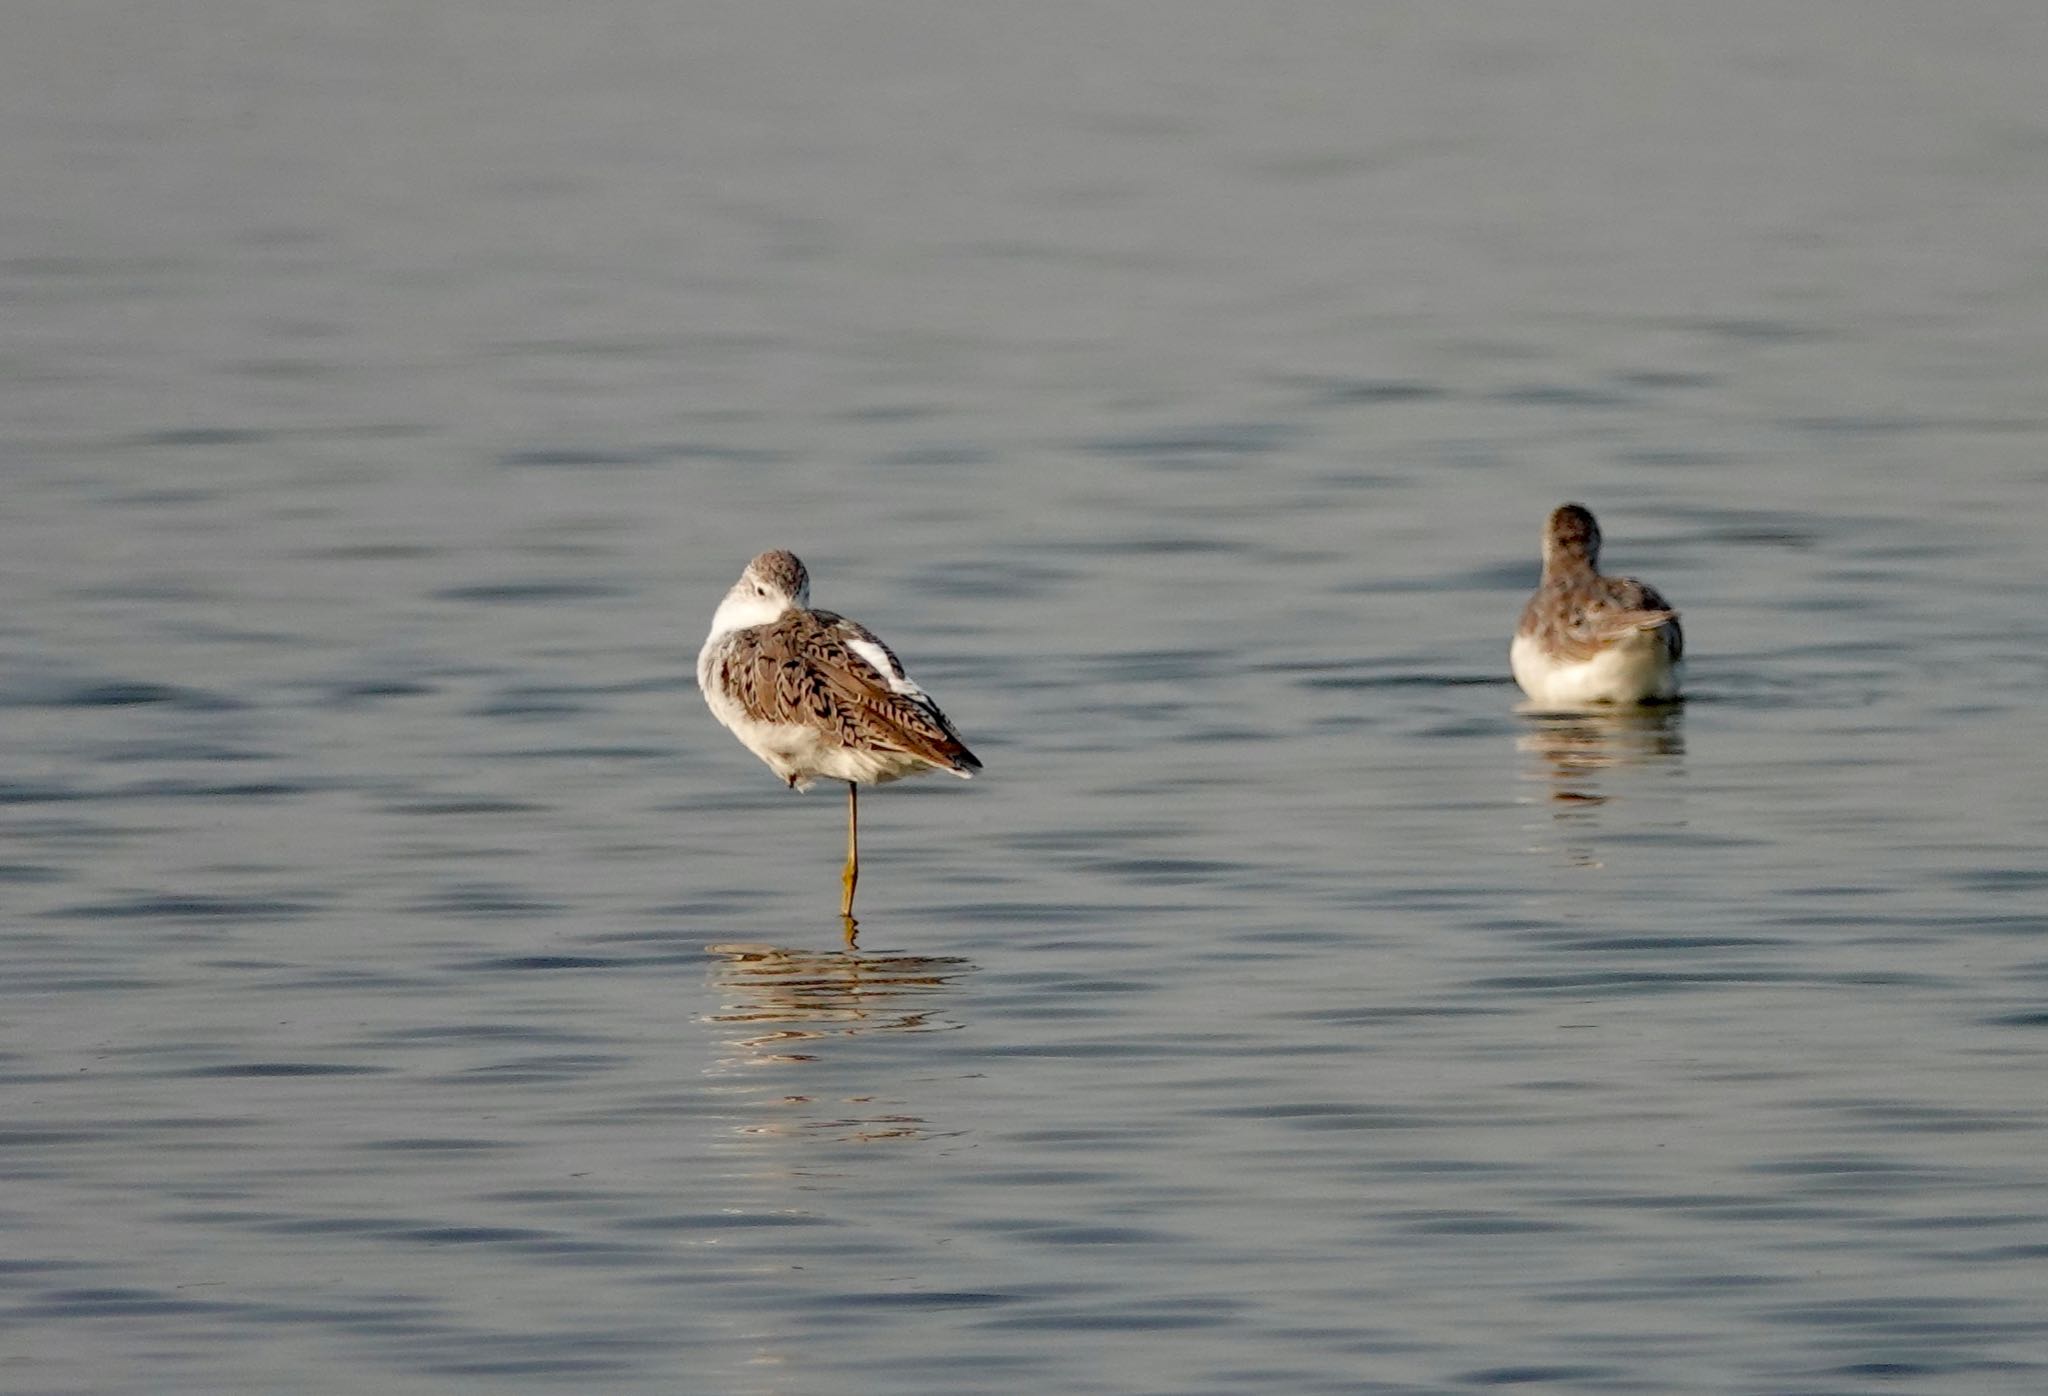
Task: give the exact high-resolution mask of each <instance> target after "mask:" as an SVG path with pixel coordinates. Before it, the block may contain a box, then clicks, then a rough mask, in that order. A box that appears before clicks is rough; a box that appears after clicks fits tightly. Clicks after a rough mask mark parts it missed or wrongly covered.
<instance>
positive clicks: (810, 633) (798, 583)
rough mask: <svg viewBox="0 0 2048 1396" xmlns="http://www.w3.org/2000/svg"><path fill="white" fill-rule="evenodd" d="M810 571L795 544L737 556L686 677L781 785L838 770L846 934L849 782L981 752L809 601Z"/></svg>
mask: <svg viewBox="0 0 2048 1396" xmlns="http://www.w3.org/2000/svg"><path fill="white" fill-rule="evenodd" d="M810 605H811V578H810V574H809V573H808V572H806V571H805V570H804V565H803V564H802V563H801V562H799V561H797V559H796V554H794V553H789V552H783V551H780V550H777V551H775V552H768V553H762V554H761V555H760V556H759V557H757V558H755V559H754V560H753V561H752V562H750V563H748V564H747V570H746V571H744V572H742V573H741V574H740V579H739V580H738V581H737V582H735V583H733V587H732V590H731V591H728V592H727V593H726V594H725V599H724V600H723V601H721V602H719V603H718V610H717V612H716V613H714V614H713V615H712V617H711V634H710V635H709V636H708V637H706V639H705V641H704V648H703V649H702V650H701V651H699V652H698V655H697V686H698V687H699V688H701V689H703V690H704V701H705V702H706V703H708V704H709V705H710V707H711V715H712V716H713V717H715V718H717V719H718V720H719V721H720V722H722V723H724V724H725V725H726V727H727V728H728V729H730V730H731V732H732V734H733V735H734V736H735V737H738V738H739V739H740V744H741V745H742V746H744V747H746V749H747V750H748V751H751V752H753V753H754V755H756V756H758V757H760V758H761V759H762V760H763V761H765V762H767V763H768V769H769V770H771V771H773V772H775V774H776V775H777V776H779V777H780V778H781V779H783V780H784V781H786V782H788V784H789V786H790V788H791V789H793V790H807V789H809V788H810V785H811V783H812V782H813V781H814V780H817V779H820V778H823V779H825V780H843V781H845V782H846V872H845V875H844V877H843V878H842V879H841V881H842V882H843V884H844V886H845V888H846V894H845V896H844V897H843V898H842V899H841V901H840V904H839V914H840V916H841V917H843V918H844V919H845V922H846V934H847V939H848V942H849V943H851V941H852V938H853V932H854V921H853V889H854V884H855V883H856V882H857V881H859V879H860V807H859V790H860V787H861V786H863V785H884V784H886V783H888V782H889V781H892V780H901V779H902V778H903V777H905V776H910V775H917V774H920V773H921V772H924V771H950V772H951V773H952V774H954V775H956V776H959V777H961V778H962V779H967V778H970V777H972V776H973V774H974V773H975V772H976V771H978V770H980V769H981V762H980V761H979V760H977V759H976V758H975V755H974V753H973V752H971V751H969V750H968V749H967V746H966V743H964V742H962V741H961V740H960V734H959V733H958V732H956V731H954V730H953V724H952V723H951V722H949V721H947V720H946V715H945V714H944V713H942V712H940V711H939V705H938V704H937V703H934V702H933V701H932V700H931V698H930V697H929V696H928V695H927V694H926V693H925V691H924V690H923V689H921V688H919V687H918V686H917V685H916V684H915V683H913V682H911V680H910V676H909V675H907V674H905V673H904V672H903V665H902V663H901V661H899V660H898V659H897V658H896V656H895V654H894V653H893V652H892V651H891V650H890V648H889V647H888V646H887V645H885V644H883V643H882V642H881V640H880V639H878V638H877V637H876V636H875V634H874V632H873V631H871V630H869V629H868V628H867V627H866V626H863V625H861V624H860V623H859V622H857V621H851V620H848V619H847V618H846V617H845V616H841V615H835V614H833V613H832V612H831V611H814V610H812V609H811V608H810Z"/></svg>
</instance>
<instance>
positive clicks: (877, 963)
mask: <svg viewBox="0 0 2048 1396" xmlns="http://www.w3.org/2000/svg"><path fill="white" fill-rule="evenodd" d="M707 949H708V950H709V953H710V954H712V955H713V956H715V957H716V959H715V961H714V963H713V965H712V969H711V981H712V984H713V986H714V987H715V988H716V989H717V990H718V991H719V997H720V1007H719V1009H718V1011H717V1012H715V1013H712V1014H711V1015H709V1021H711V1022H714V1023H719V1024H726V1025H730V1026H731V1027H733V1028H734V1029H735V1030H736V1032H737V1034H738V1035H737V1036H734V1037H730V1038H728V1039H727V1041H728V1043H729V1045H730V1046H731V1047H732V1049H733V1050H732V1053H731V1054H730V1055H728V1056H726V1057H725V1058H723V1059H722V1060H721V1061H719V1062H718V1063H717V1065H716V1066H714V1067H713V1068H712V1070H713V1071H714V1072H718V1073H727V1072H736V1071H750V1072H751V1071H758V1070H761V1069H764V1068H767V1069H775V1068H790V1067H797V1068H814V1069H824V1068H825V1067H826V1066H827V1065H828V1063H827V1061H826V1060H825V1059H826V1058H829V1057H834V1056H837V1055H839V1054H836V1053H834V1052H832V1050H831V1049H832V1047H833V1045H834V1043H835V1042H839V1043H841V1044H842V1045H843V1044H844V1040H845V1039H848V1038H854V1037H862V1036H867V1035H871V1034H876V1035H878V1034H890V1035H895V1034H913V1033H929V1032H949V1031H952V1030H953V1029H956V1028H959V1027H961V1026H963V1024H961V1023H960V1022H959V1021H958V1020H957V1019H953V1018H950V1017H948V1016H946V1015H945V1014H944V1013H943V1011H942V1008H941V1002H940V1001H942V1000H943V999H944V998H945V997H946V995H947V993H948V992H949V990H950V989H951V988H952V985H953V983H954V981H955V980H957V979H958V978H959V977H960V976H961V975H963V974H968V973H971V972H972V971H973V969H974V965H973V963H972V962H971V961H968V960H965V959H961V958H960V957H958V956H945V955H880V954H863V953H861V952H859V951H856V950H837V951H817V950H791V949H783V948H781V947H779V946H772V945H713V946H709V947H707ZM842 1065H843V1064H842ZM889 1075H890V1077H891V1079H899V1080H900V1079H901V1078H900V1076H897V1075H896V1073H894V1072H891V1073H889ZM764 1103H768V1104H771V1105H772V1106H773V1107H774V1108H773V1109H771V1110H770V1111H769V1112H767V1117H766V1118H761V1119H755V1120H752V1121H749V1122H748V1123H747V1124H745V1125H743V1126H742V1127H741V1129H740V1132H741V1133H742V1134H748V1135H761V1134H774V1135H800V1134H804V1133H806V1132H822V1133H824V1134H827V1135H830V1136H832V1137H836V1138H840V1139H845V1140H850V1141H856V1142H862V1143H867V1142H874V1141H877V1140H886V1139H920V1138H929V1137H932V1136H933V1133H934V1132H933V1131H932V1130H931V1129H930V1128H929V1127H928V1125H927V1122H926V1121H925V1120H923V1119H922V1118H920V1117H918V1116H916V1115H912V1114H908V1113H904V1112H902V1111H901V1110H900V1109H898V1110H888V1109H886V1108H883V1109H878V1108H877V1107H886V1106H888V1105H891V1104H894V1105H896V1106H900V1105H901V1104H902V1102H900V1101H898V1102H888V1101H884V1100H883V1099H881V1098H880V1097H878V1096H875V1095H870V1094H857V1095H842V1096H838V1097H836V1098H835V1099H834V1100H831V1101H829V1102H828V1101H825V1100H820V1099H817V1098H814V1097H813V1096H810V1095H804V1094H791V1095H782V1096H779V1097H775V1098H774V1099H773V1100H772V1101H767V1102H764ZM839 1107H847V1109H845V1110H842V1109H840V1108H839Z"/></svg>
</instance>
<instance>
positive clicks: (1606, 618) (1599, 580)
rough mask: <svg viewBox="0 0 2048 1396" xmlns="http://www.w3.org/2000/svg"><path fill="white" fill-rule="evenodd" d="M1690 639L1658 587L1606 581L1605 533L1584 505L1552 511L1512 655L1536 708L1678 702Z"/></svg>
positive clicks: (1631, 581)
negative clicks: (1602, 539)
mask: <svg viewBox="0 0 2048 1396" xmlns="http://www.w3.org/2000/svg"><path fill="white" fill-rule="evenodd" d="M1684 653H1685V635H1684V632H1683V631H1681V630H1680V629H1679V626H1678V612H1676V611H1674V610H1672V609H1671V606H1670V604H1669V603H1668V602H1666V601H1665V600H1664V598H1663V597H1662V596H1660V595H1658V594H1657V591H1656V589H1655V588H1654V587H1650V586H1647V585H1645V584H1644V583H1642V582H1639V581H1637V580H1635V579H1634V578H1633V577H1605V576H1602V575H1601V574H1600V525H1599V524H1597V523H1595V522H1594V520H1593V515H1592V514H1591V513H1590V512H1589V511H1588V510H1587V509H1586V508H1585V507H1584V506H1583V505H1578V504H1564V505H1560V506H1558V507H1557V508H1556V509H1554V510H1552V511H1551V514H1550V519H1549V521H1548V522H1547V523H1546V524H1545V525H1544V529H1543V580H1542V581H1540V582H1538V583H1537V585H1536V592H1535V594H1534V595H1533V596H1531V597H1530V598H1529V604H1528V605H1526V606H1524V607H1523V608H1522V619H1521V623H1520V624H1519V625H1517V626H1516V627H1515V640H1514V643H1513V645H1511V646H1510V647H1509V649H1508V663H1509V666H1510V667H1511V668H1512V669H1513V670H1514V674H1515V682H1516V683H1518V684H1520V685H1521V686H1522V692H1524V693H1526V694H1528V695H1529V702H1530V705H1531V706H1533V707H1536V708H1543V709H1550V710H1554V711H1569V710H1571V709H1578V708H1589V707H1604V706H1610V705H1620V704H1636V703H1668V702H1670V701H1671V700H1673V699H1675V698H1676V697H1678V681H1679V677H1680V675H1681V673H1682V671H1683V668H1684V666H1683V664H1682V663H1681V660H1682V658H1683V656H1684Z"/></svg>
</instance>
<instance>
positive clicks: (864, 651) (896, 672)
mask: <svg viewBox="0 0 2048 1396" xmlns="http://www.w3.org/2000/svg"><path fill="white" fill-rule="evenodd" d="M846 647H847V648H848V649H850V650H852V651H853V652H854V653H855V654H857V655H859V656H860V657H861V658H862V659H865V660H866V661H867V662H868V663H869V665H870V666H872V667H873V669H874V671H875V672H876V673H878V674H880V675H881V676H882V677H883V678H884V679H886V680H887V681H888V684H889V688H890V690H891V691H892V692H895V693H902V694H907V695H909V696H911V697H913V698H922V697H924V690H923V689H921V688H919V687H918V686H917V685H916V684H914V683H912V682H911V681H910V676H909V675H908V674H906V673H904V672H903V670H902V668H901V667H900V666H898V665H897V663H896V662H895V659H894V658H893V657H892V656H891V655H890V653H889V651H887V650H885V649H883V648H882V647H881V646H880V645H878V644H876V643H875V642H874V641H873V640H861V639H856V638H854V637H853V636H850V635H849V636H848V637H847V640H846Z"/></svg>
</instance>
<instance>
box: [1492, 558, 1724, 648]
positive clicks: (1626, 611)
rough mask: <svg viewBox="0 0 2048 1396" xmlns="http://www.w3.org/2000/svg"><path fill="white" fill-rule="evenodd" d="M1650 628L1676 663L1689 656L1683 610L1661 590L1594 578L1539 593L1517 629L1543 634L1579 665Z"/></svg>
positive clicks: (1541, 636) (1629, 579)
mask: <svg viewBox="0 0 2048 1396" xmlns="http://www.w3.org/2000/svg"><path fill="white" fill-rule="evenodd" d="M1644 630H1654V631H1656V632H1658V634H1659V637H1660V638H1661V639H1662V640H1663V642H1664V644H1665V646H1666V648H1668V649H1669V650H1670V652H1671V657H1672V659H1674V660H1675V659H1677V658H1679V656H1680V655H1681V654H1683V653H1684V649H1685V632H1684V631H1683V630H1681V629H1680V628H1679V624H1678V612H1677V611H1674V610H1673V609H1671V607H1670V605H1669V604H1668V603H1666V601H1665V600H1664V598H1663V597H1662V596H1661V595H1659V594H1658V592H1657V590H1656V588H1654V587H1651V586H1648V585H1646V584H1645V583H1642V582H1639V581H1637V580H1636V579H1635V578H1633V577H1589V578H1584V579H1582V580H1580V581H1577V582H1575V583H1574V584H1572V585H1571V586H1568V587H1565V588H1563V589H1562V590H1552V589H1548V588H1544V589H1539V590H1538V591H1537V593H1536V594H1535V595H1534V596H1532V597H1530V598H1529V604H1528V605H1527V606H1525V607H1523V608H1522V620H1521V624H1520V625H1519V626H1518V627H1517V632H1518V633H1520V634H1523V635H1535V636H1537V637H1538V639H1539V640H1541V642H1542V644H1543V647H1544V648H1545V649H1546V650H1548V651H1549V652H1550V653H1552V654H1556V655H1558V656H1560V657H1562V658H1565V659H1569V660H1573V661H1575V662H1576V661H1584V660H1588V659H1591V658H1593V657H1594V656H1595V655H1597V654H1599V653H1600V651H1602V650H1604V649H1606V648H1607V647H1608V646H1610V645H1612V644H1614V643H1615V642H1617V641H1619V640H1623V639H1625V638H1627V637H1628V636H1630V635H1633V634H1635V633H1637V632H1638V631H1644Z"/></svg>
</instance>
